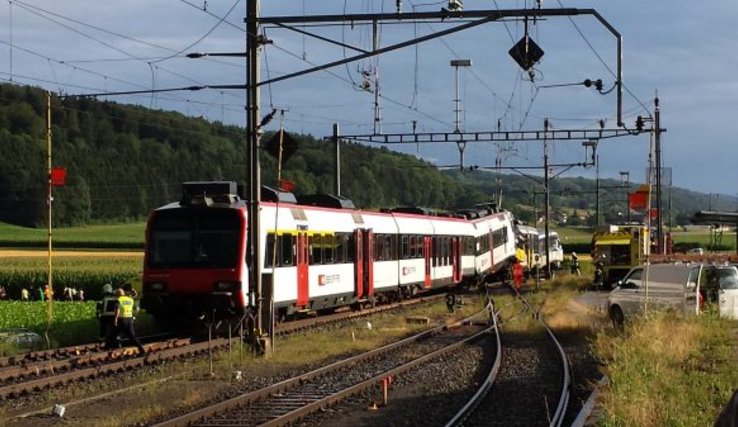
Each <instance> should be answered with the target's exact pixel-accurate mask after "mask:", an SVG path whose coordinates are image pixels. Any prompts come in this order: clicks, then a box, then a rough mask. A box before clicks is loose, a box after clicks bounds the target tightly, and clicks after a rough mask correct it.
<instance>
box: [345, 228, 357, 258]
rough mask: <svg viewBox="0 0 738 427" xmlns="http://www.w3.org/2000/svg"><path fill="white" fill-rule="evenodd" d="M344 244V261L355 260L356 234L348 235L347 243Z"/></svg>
mask: <svg viewBox="0 0 738 427" xmlns="http://www.w3.org/2000/svg"><path fill="white" fill-rule="evenodd" d="M346 246H347V248H346V249H347V253H346V262H354V261H355V260H356V236H354V235H353V233H352V234H349V235H348V244H347V245H346Z"/></svg>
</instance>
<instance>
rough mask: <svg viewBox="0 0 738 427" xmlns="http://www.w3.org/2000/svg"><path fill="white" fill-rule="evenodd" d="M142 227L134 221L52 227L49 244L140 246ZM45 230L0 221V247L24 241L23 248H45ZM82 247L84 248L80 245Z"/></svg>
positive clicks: (46, 231)
mask: <svg viewBox="0 0 738 427" xmlns="http://www.w3.org/2000/svg"><path fill="white" fill-rule="evenodd" d="M145 230H146V224H145V223H143V222H135V223H129V224H111V225H87V226H84V227H68V228H56V229H53V230H52V241H53V242H54V243H57V244H65V246H73V245H74V244H75V243H80V244H87V243H90V242H97V243H100V246H102V245H104V244H113V245H115V246H130V247H142V246H143V243H144V233H145ZM47 233H48V230H47V229H45V228H29V227H19V226H17V225H10V224H5V223H1V222H0V246H3V242H6V243H11V242H12V243H13V245H12V246H16V245H17V243H22V242H26V243H28V245H27V246H36V247H39V246H44V245H46V242H47V241H48V240H47ZM83 247H84V246H83Z"/></svg>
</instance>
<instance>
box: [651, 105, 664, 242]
mask: <svg viewBox="0 0 738 427" xmlns="http://www.w3.org/2000/svg"><path fill="white" fill-rule="evenodd" d="M654 105H655V106H656V108H655V110H654V149H655V151H656V220H657V223H656V238H657V240H656V245H657V251H658V253H659V254H664V253H665V251H664V249H665V245H664V229H663V221H662V220H661V112H660V109H659V98H658V96H657V97H656V98H655V99H654Z"/></svg>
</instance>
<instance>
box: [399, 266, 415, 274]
mask: <svg viewBox="0 0 738 427" xmlns="http://www.w3.org/2000/svg"><path fill="white" fill-rule="evenodd" d="M414 273H415V267H402V275H403V276H407V275H408V274H414Z"/></svg>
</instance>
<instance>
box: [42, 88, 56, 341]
mask: <svg viewBox="0 0 738 427" xmlns="http://www.w3.org/2000/svg"><path fill="white" fill-rule="evenodd" d="M46 166H47V168H48V174H49V176H48V179H49V186H48V194H47V197H46V203H47V205H48V212H49V223H48V231H49V252H48V259H47V267H48V276H47V279H48V281H47V283H46V288H47V289H48V291H47V292H46V296H47V297H48V298H47V300H46V304H47V305H46V333H45V334H44V335H45V336H46V345H47V347H48V348H51V342H50V341H49V328H50V327H51V320H52V319H53V317H54V303H53V298H54V292H53V291H52V289H54V287H53V280H52V274H51V272H52V269H51V218H52V216H51V202H52V200H53V198H52V194H51V187H52V181H51V93H49V92H46Z"/></svg>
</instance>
